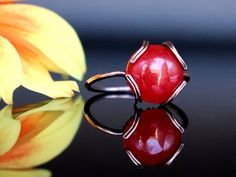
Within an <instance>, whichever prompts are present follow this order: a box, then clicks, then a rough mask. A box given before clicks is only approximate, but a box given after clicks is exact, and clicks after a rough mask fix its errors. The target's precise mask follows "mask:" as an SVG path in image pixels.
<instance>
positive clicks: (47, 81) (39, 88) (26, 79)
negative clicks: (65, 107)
mask: <svg viewBox="0 0 236 177" xmlns="http://www.w3.org/2000/svg"><path fill="white" fill-rule="evenodd" d="M22 64H23V67H24V75H23V81H22V86H24V87H26V88H27V89H29V90H32V91H35V92H38V93H42V94H44V95H47V96H49V97H51V98H61V97H72V96H73V95H74V92H73V91H79V88H78V85H77V83H76V82H75V81H53V80H52V78H51V76H50V74H49V73H48V71H47V70H46V68H45V67H44V66H42V64H41V63H40V62H39V61H37V60H28V61H26V60H22Z"/></svg>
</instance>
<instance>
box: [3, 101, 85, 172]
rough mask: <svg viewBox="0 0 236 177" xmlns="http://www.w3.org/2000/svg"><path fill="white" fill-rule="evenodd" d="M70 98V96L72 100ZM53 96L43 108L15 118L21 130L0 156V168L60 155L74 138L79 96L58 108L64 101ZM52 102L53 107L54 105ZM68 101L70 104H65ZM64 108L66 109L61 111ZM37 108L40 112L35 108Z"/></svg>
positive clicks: (28, 164) (27, 165) (79, 115)
mask: <svg viewBox="0 0 236 177" xmlns="http://www.w3.org/2000/svg"><path fill="white" fill-rule="evenodd" d="M71 101H72V100H71ZM59 102H60V103H59V104H58V103H57V100H53V104H50V103H48V105H49V106H48V109H47V105H45V106H43V108H36V110H32V111H31V110H29V111H30V112H31V114H30V113H29V114H28V113H25V114H22V115H19V117H18V118H17V119H18V120H20V121H21V127H22V128H21V133H20V136H19V139H18V140H17V143H16V144H15V146H14V147H13V148H12V149H11V150H10V151H8V152H7V153H5V154H4V155H3V156H0V168H11V169H21V168H31V167H34V166H37V165H41V164H43V163H45V162H47V161H49V160H51V159H53V158H54V157H56V156H57V155H59V154H60V153H61V152H62V151H63V150H64V149H65V148H66V147H67V146H68V145H69V144H70V143H71V141H72V140H73V138H74V136H75V134H76V132H77V130H78V128H79V125H80V123H81V118H82V112H83V105H84V102H83V100H82V98H78V99H77V100H76V101H74V102H72V104H71V103H69V102H68V101H66V102H65V103H66V104H67V105H66V106H65V107H63V105H61V106H60V107H61V108H62V109H57V106H58V105H60V104H61V103H62V102H63V101H62V100H59ZM53 105H55V107H53ZM68 105H71V106H70V107H69V108H68ZM65 109H66V111H64V110H65ZM37 111H39V112H37Z"/></svg>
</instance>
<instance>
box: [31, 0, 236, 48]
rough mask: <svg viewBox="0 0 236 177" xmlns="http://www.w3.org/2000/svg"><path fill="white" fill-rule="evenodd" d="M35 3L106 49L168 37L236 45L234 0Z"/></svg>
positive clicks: (46, 0)
mask: <svg viewBox="0 0 236 177" xmlns="http://www.w3.org/2000/svg"><path fill="white" fill-rule="evenodd" d="M30 3H35V4H39V5H42V6H44V7H47V8H50V9H52V10H54V11H56V12H58V13H59V14H60V15H62V16H63V17H64V18H65V19H67V20H68V21H69V22H70V23H71V24H72V25H73V26H74V27H75V28H76V29H77V30H78V32H79V35H80V37H81V38H82V40H83V41H84V42H88V41H90V42H91V43H95V42H96V41H98V42H99V43H100V45H101V46H103V45H108V46H109V45H114V43H122V44H123V45H125V43H127V42H128V43H132V41H141V40H143V39H152V40H154V41H155V42H156V41H157V42H158V41H162V40H167V39H169V40H172V41H175V42H181V43H183V44H185V45H191V46H192V45H194V46H196V45H197V46H199V45H204V46H205V45H220V46H223V47H224V46H231V45H235V41H236V35H235V32H236V25H235V20H236V11H235V9H236V2H235V1H232V0H225V1H222V0H215V1H205V0H198V1H189V0H181V1H175V0H161V1H160V0H147V1H135V0H99V1H95V0H93V1H91V0H70V1H62V0H58V1H56V2H55V1H52V0H43V1H39V0H32V1H30ZM105 43H107V44H105ZM96 47H97V46H96ZM208 47H209V46H208Z"/></svg>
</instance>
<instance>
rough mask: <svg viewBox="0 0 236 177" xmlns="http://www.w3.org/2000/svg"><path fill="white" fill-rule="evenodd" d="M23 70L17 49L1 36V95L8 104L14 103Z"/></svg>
mask: <svg viewBox="0 0 236 177" xmlns="http://www.w3.org/2000/svg"><path fill="white" fill-rule="evenodd" d="M22 72H23V70H22V66H21V62H20V57H19V55H18V53H17V51H16V49H15V48H14V47H13V45H12V44H11V43H10V42H9V41H8V40H7V39H6V38H4V37H2V36H0V84H1V87H0V97H2V99H3V100H4V101H5V102H6V103H8V104H12V103H13V100H12V97H13V92H14V90H15V89H16V88H17V87H19V86H20V84H21V79H22Z"/></svg>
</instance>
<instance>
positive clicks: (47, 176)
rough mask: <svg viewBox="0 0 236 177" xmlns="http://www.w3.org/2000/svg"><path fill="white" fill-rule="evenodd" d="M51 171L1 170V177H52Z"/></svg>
mask: <svg viewBox="0 0 236 177" xmlns="http://www.w3.org/2000/svg"><path fill="white" fill-rule="evenodd" d="M51 176H52V174H51V172H50V171H49V170H44V169H33V170H0V177H51Z"/></svg>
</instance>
